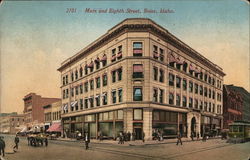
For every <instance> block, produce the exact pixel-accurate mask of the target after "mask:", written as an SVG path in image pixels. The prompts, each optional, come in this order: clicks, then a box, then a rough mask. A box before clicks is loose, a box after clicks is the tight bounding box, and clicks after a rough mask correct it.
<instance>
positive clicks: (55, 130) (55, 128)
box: [47, 123, 62, 132]
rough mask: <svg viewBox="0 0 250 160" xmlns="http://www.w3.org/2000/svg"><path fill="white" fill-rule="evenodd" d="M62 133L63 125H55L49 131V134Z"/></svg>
mask: <svg viewBox="0 0 250 160" xmlns="http://www.w3.org/2000/svg"><path fill="white" fill-rule="evenodd" d="M61 131H62V127H61V123H53V124H52V125H51V126H50V127H49V129H48V130H47V132H61Z"/></svg>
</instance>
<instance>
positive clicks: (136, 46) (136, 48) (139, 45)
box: [133, 42, 142, 57]
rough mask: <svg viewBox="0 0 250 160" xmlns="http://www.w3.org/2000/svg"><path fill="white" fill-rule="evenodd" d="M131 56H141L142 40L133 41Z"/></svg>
mask: <svg viewBox="0 0 250 160" xmlns="http://www.w3.org/2000/svg"><path fill="white" fill-rule="evenodd" d="M133 56H138V57H141V56H142V42H134V43H133Z"/></svg>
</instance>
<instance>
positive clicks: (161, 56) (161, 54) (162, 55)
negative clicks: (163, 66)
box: [160, 48, 164, 62]
mask: <svg viewBox="0 0 250 160" xmlns="http://www.w3.org/2000/svg"><path fill="white" fill-rule="evenodd" d="M160 61H162V62H163V61H164V50H163V49H162V48H160Z"/></svg>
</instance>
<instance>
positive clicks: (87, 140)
mask: <svg viewBox="0 0 250 160" xmlns="http://www.w3.org/2000/svg"><path fill="white" fill-rule="evenodd" d="M84 140H85V149H86V150H87V149H89V143H90V138H89V133H88V132H86V133H85V138H84Z"/></svg>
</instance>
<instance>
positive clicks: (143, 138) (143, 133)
mask: <svg viewBox="0 0 250 160" xmlns="http://www.w3.org/2000/svg"><path fill="white" fill-rule="evenodd" d="M142 142H143V143H144V142H145V132H142Z"/></svg>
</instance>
